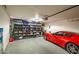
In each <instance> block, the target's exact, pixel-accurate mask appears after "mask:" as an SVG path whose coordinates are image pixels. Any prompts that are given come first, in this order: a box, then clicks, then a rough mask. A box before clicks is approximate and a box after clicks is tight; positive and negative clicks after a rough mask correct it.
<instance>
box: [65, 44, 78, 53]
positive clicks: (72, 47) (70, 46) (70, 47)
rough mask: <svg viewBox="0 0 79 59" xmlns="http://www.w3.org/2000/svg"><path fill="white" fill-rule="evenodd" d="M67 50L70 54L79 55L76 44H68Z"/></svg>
mask: <svg viewBox="0 0 79 59" xmlns="http://www.w3.org/2000/svg"><path fill="white" fill-rule="evenodd" d="M66 50H67V51H68V53H69V54H78V53H79V47H78V46H77V45H76V44H74V43H67V44H66Z"/></svg>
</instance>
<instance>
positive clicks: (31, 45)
mask: <svg viewBox="0 0 79 59" xmlns="http://www.w3.org/2000/svg"><path fill="white" fill-rule="evenodd" d="M6 54H68V53H67V52H66V51H65V50H64V49H63V48H61V47H59V46H57V45H55V44H53V43H51V42H48V41H46V40H44V39H43V37H39V38H30V39H22V40H16V41H15V42H14V43H13V44H9V45H8V47H7V50H6Z"/></svg>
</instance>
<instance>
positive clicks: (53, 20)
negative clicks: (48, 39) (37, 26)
mask: <svg viewBox="0 0 79 59" xmlns="http://www.w3.org/2000/svg"><path fill="white" fill-rule="evenodd" d="M75 18H79V6H78V7H75V8H73V9H70V10H68V11H65V12H63V13H60V14H58V15H56V16H54V17H50V18H49V23H48V24H47V26H46V27H45V29H46V30H47V31H52V32H56V31H72V32H77V33H79V21H74V22H69V21H65V20H69V19H75ZM78 20H79V19H78ZM49 25H50V28H49Z"/></svg>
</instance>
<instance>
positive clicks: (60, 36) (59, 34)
mask: <svg viewBox="0 0 79 59" xmlns="http://www.w3.org/2000/svg"><path fill="white" fill-rule="evenodd" d="M63 39H64V36H63V32H57V33H56V34H54V35H53V39H52V41H53V42H54V43H56V44H59V45H61V43H62V42H63Z"/></svg>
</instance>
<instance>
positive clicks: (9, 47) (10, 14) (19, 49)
mask: <svg viewBox="0 0 79 59" xmlns="http://www.w3.org/2000/svg"><path fill="white" fill-rule="evenodd" d="M78 11H79V6H78V5H76V6H75V5H4V6H3V5H1V6H0V15H1V16H0V19H1V22H0V28H3V40H2V41H3V42H2V43H1V44H2V46H3V47H2V48H1V49H2V51H3V53H6V54H68V52H67V51H66V50H65V49H63V48H61V47H60V46H58V45H55V44H54V43H51V42H49V41H46V40H45V39H44V38H43V32H44V31H47V32H49V31H52V32H57V31H71V32H75V33H79V12H78ZM15 23H17V24H21V26H20V25H19V26H18V25H15V26H14V24H15ZM27 24H30V25H29V26H30V27H29V26H28V25H27ZM32 25H34V27H35V28H36V29H34V27H33V26H32ZM22 26H25V27H26V30H27V35H26V34H25V33H23V32H21V31H20V29H19V30H17V31H16V29H17V27H20V28H22ZM31 26H32V27H33V29H32V28H31ZM29 28H30V29H32V30H29ZM19 31H20V32H21V33H22V34H20V33H19V34H15V33H17V32H19ZM10 37H15V39H16V40H15V39H14V41H13V42H12V43H10V42H9V41H10ZM1 44H0V45H1ZM0 51H1V50H0Z"/></svg>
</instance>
